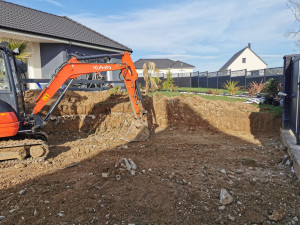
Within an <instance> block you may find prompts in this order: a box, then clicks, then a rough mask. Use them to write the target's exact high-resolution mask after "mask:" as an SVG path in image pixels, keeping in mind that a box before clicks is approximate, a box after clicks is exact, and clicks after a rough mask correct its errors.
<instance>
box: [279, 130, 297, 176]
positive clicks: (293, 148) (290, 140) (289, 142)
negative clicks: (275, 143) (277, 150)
mask: <svg viewBox="0 0 300 225" xmlns="http://www.w3.org/2000/svg"><path fill="white" fill-rule="evenodd" d="M281 137H282V140H283V142H284V143H285V145H286V146H287V147H288V153H289V155H290V157H291V159H292V160H293V167H294V169H295V172H296V175H297V177H298V178H299V179H300V145H296V137H295V135H294V134H293V132H292V131H291V130H281Z"/></svg>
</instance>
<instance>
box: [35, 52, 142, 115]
mask: <svg viewBox="0 0 300 225" xmlns="http://www.w3.org/2000/svg"><path fill="white" fill-rule="evenodd" d="M101 56H102V57H104V56H105V55H101ZM96 57H97V56H94V58H96ZM81 58H82V59H84V57H81ZM85 58H92V57H91V56H88V57H85ZM113 70H121V73H122V76H123V80H124V84H125V86H126V89H127V92H128V95H129V98H130V100H131V103H132V106H133V109H134V112H135V116H136V118H142V119H144V112H145V110H144V109H140V107H139V105H138V100H139V99H138V97H139V96H138V95H139V94H140V93H139V91H138V86H137V82H136V81H137V79H138V75H137V73H136V70H135V67H134V63H133V61H132V59H131V57H130V55H129V53H128V52H124V54H122V60H121V62H120V63H118V64H110V63H84V62H80V61H78V59H77V58H76V57H73V58H71V59H70V60H69V61H68V62H67V63H66V64H65V65H64V66H62V67H61V68H60V70H59V72H58V73H57V74H56V76H55V77H53V79H52V80H51V81H50V82H49V83H48V84H47V85H46V86H45V87H44V89H43V90H42V91H41V93H40V94H39V96H38V97H37V99H36V105H35V107H34V108H33V111H32V113H33V114H38V113H39V112H40V111H41V110H42V108H43V107H44V106H45V105H46V104H47V102H48V101H49V100H50V99H51V98H52V97H53V95H54V94H55V93H56V92H57V91H58V90H59V88H60V87H61V86H62V85H63V84H64V83H65V82H67V81H68V80H71V81H70V82H72V80H75V79H77V78H78V77H79V76H82V75H86V74H89V73H93V72H104V71H113ZM69 85H70V83H69ZM67 87H68V86H67ZM52 111H53V110H52ZM52 111H51V112H52Z"/></svg>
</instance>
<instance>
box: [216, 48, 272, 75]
mask: <svg viewBox="0 0 300 225" xmlns="http://www.w3.org/2000/svg"><path fill="white" fill-rule="evenodd" d="M265 68H267V64H266V63H265V62H264V61H263V60H262V59H261V58H260V57H259V56H258V55H257V54H255V52H253V51H252V49H251V44H250V43H249V44H248V46H247V47H245V48H243V49H242V50H240V51H238V52H237V53H235V54H234V55H233V56H232V57H231V58H230V59H229V60H228V61H227V62H226V63H225V65H224V66H222V68H221V69H220V70H219V71H225V70H231V71H236V70H245V69H246V70H247V71H252V70H262V69H265Z"/></svg>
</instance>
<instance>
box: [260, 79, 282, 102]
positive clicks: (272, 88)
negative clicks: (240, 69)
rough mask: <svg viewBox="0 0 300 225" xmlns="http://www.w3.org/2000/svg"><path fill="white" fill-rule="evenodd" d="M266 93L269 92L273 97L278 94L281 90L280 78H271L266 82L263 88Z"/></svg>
mask: <svg viewBox="0 0 300 225" xmlns="http://www.w3.org/2000/svg"><path fill="white" fill-rule="evenodd" d="M262 91H263V92H264V93H267V94H269V95H270V96H272V97H273V98H274V97H275V96H276V95H277V93H278V91H279V82H278V80H276V79H274V78H271V79H269V80H268V81H267V82H266V83H265V84H264V88H263V90H262Z"/></svg>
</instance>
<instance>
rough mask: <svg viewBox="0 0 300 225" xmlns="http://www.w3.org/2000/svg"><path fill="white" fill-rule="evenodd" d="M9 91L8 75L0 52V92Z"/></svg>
mask: <svg viewBox="0 0 300 225" xmlns="http://www.w3.org/2000/svg"><path fill="white" fill-rule="evenodd" d="M3 90H8V91H9V90H10V85H9V80H8V75H7V71H6V67H5V60H4V55H3V53H2V52H0V91H3Z"/></svg>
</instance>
